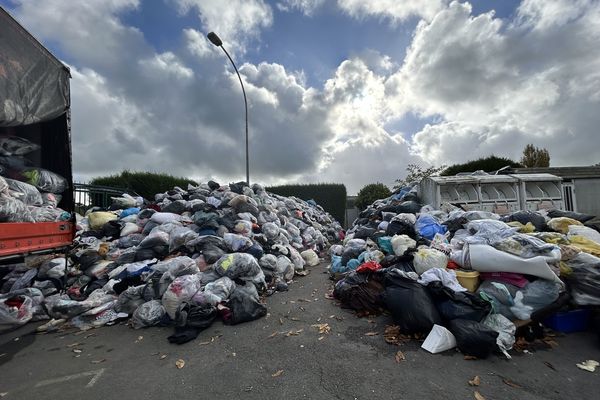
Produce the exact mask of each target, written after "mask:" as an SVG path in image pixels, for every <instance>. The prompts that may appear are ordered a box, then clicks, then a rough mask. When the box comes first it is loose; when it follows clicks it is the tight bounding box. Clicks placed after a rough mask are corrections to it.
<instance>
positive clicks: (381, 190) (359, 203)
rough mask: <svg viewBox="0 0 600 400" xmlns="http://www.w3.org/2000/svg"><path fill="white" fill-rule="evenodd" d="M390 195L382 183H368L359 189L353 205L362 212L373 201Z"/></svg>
mask: <svg viewBox="0 0 600 400" xmlns="http://www.w3.org/2000/svg"><path fill="white" fill-rule="evenodd" d="M391 195H392V192H390V189H389V188H388V187H387V186H385V185H384V184H383V183H379V182H377V183H370V184H368V185H367V186H365V187H363V188H362V189H360V191H359V192H358V195H357V196H356V200H355V202H354V204H355V205H356V207H358V209H359V210H361V211H362V210H364V209H365V208H367V206H369V205H371V204H373V202H374V201H375V200H379V199H385V198H386V197H390V196H391Z"/></svg>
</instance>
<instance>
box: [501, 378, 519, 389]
mask: <svg viewBox="0 0 600 400" xmlns="http://www.w3.org/2000/svg"><path fill="white" fill-rule="evenodd" d="M502 382H503V383H504V384H505V385H508V386H510V387H514V388H517V389H522V388H523V387H522V386H520V385H517V384H516V383H514V382H511V381H509V380H508V379H502Z"/></svg>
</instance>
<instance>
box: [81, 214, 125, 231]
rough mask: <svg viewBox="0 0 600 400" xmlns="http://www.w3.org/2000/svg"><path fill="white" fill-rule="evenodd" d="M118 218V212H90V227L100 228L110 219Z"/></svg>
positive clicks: (93, 228)
mask: <svg viewBox="0 0 600 400" xmlns="http://www.w3.org/2000/svg"><path fill="white" fill-rule="evenodd" d="M117 218H118V216H117V215H116V214H113V213H111V212H108V211H96V212H93V213H90V215H88V221H89V223H90V229H92V230H96V229H100V228H102V227H103V226H104V224H106V223H107V222H108V221H112V220H115V219H117Z"/></svg>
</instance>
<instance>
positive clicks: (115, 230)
mask: <svg viewBox="0 0 600 400" xmlns="http://www.w3.org/2000/svg"><path fill="white" fill-rule="evenodd" d="M121 229H122V225H121V222H119V221H118V220H113V221H108V222H107V223H105V224H104V225H102V234H103V235H104V236H106V237H109V238H111V239H113V240H114V239H118V238H119V237H120V236H121Z"/></svg>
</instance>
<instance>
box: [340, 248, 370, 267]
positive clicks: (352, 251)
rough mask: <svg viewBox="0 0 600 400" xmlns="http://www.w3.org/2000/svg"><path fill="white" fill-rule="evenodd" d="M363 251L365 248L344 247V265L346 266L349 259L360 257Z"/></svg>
mask: <svg viewBox="0 0 600 400" xmlns="http://www.w3.org/2000/svg"><path fill="white" fill-rule="evenodd" d="M363 251H365V249H361V248H357V247H348V248H347V249H344V252H343V253H342V266H346V264H348V261H350V260H352V259H353V258H358V256H360V255H361V253H362V252H363Z"/></svg>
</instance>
